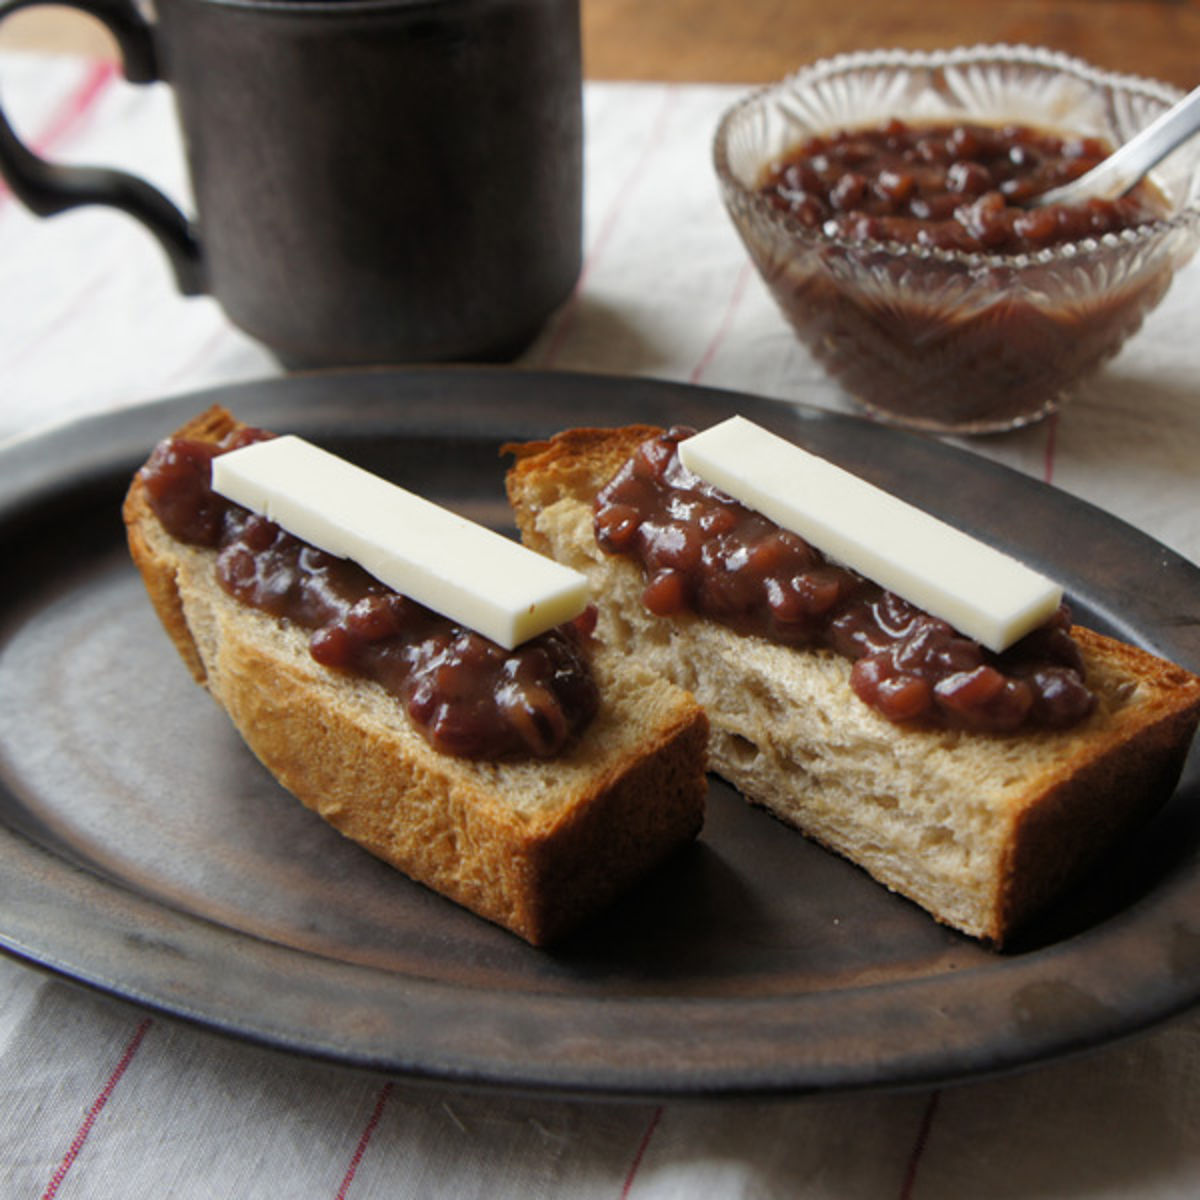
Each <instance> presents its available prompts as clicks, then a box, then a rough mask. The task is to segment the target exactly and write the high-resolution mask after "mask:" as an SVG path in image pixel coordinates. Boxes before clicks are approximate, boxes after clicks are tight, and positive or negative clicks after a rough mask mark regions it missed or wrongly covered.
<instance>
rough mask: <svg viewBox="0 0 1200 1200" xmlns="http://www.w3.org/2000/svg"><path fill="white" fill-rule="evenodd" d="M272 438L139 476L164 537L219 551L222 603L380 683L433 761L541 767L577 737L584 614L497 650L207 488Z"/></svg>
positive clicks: (591, 695)
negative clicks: (216, 470) (537, 761)
mask: <svg viewBox="0 0 1200 1200" xmlns="http://www.w3.org/2000/svg"><path fill="white" fill-rule="evenodd" d="M270 436H272V435H271V434H269V433H265V432H264V431H262V430H257V429H246V430H241V431H239V432H238V433H235V434H233V435H231V436H230V437H229V438H228V439H226V440H225V441H224V442H222V443H220V444H219V445H214V444H213V443H211V442H204V441H199V440H194V439H187V438H172V439H168V440H167V441H165V442H163V443H161V444H160V445H159V446H157V447H156V448H155V450H154V453H153V454H152V455H151V457H150V460H149V462H148V463H147V464H146V466H145V467H143V468H142V480H143V482H144V484H145V487H146V491H147V494H148V497H149V502H150V506H151V508H152V509H153V511H154V513H155V515H156V516H157V517H158V519H159V521H160V522H161V523H162V525H163V527H164V528H165V529H166V531H167V532H168V533H169V534H170V535H171V536H172V537H174V538H175V539H176V540H177V541H181V542H186V543H188V544H190V545H194V546H202V547H207V548H210V549H213V550H215V551H216V554H217V557H216V573H217V580H218V582H219V583H220V585H221V587H222V588H224V590H225V591H226V592H228V593H229V594H230V595H231V596H233V597H234V598H235V599H237V600H239V601H241V602H242V603H244V604H246V605H248V606H250V607H252V608H255V609H259V610H260V611H263V612H266V613H269V614H271V615H272V616H275V617H279V618H282V619H285V620H287V621H290V622H292V623H293V624H295V625H297V626H300V627H301V628H303V629H306V630H308V631H310V632H311V638H310V643H309V645H310V650H311V653H312V656H313V658H314V659H316V661H317V662H319V663H321V664H322V665H323V666H326V667H331V668H334V669H336V670H341V671H347V672H350V673H352V674H355V675H360V676H363V677H366V678H369V679H373V680H375V681H376V682H378V683H379V684H381V685H382V686H383V687H384V688H385V689H386V690H387V691H388V692H389V693H390V694H391V695H393V696H395V697H396V698H397V700H398V701H400V702H401V703H402V704H403V706H404V709H405V711H406V712H407V714H408V717H409V719H410V720H411V722H412V724H413V726H414V727H415V728H416V730H417V731H418V732H419V733H420V734H421V735H422V736H423V737H424V738H425V740H426V741H427V742H429V744H430V745H431V746H432V747H433V748H434V749H435V750H437V751H439V752H441V753H443V754H450V755H454V756H456V757H460V758H470V759H482V760H488V761H492V760H500V759H509V758H525V757H538V758H547V757H551V756H554V755H556V754H558V753H559V752H560V751H562V750H563V749H564V748H565V747H566V746H567V745H568V744H569V743H570V742H572V741H573V740H574V739H575V738H577V736H578V735H579V734H580V733H581V732H582V731H583V729H585V728H586V727H587V725H588V724H589V723H590V721H591V720H592V718H593V716H594V715H595V713H596V710H597V707H598V704H599V694H598V690H597V687H596V684H595V681H594V679H593V676H592V672H591V668H590V664H589V660H588V654H587V648H586V642H587V636H588V634H589V633H590V627H591V626H593V625H594V622H595V613H594V610H589V611H588V612H586V613H585V614H584V615H583V616H581V617H580V618H578V619H577V620H576V621H574V622H569V623H567V624H565V625H561V626H559V627H558V628H556V629H552V630H550V631H548V632H546V633H543V634H541V635H539V636H538V637H535V638H532V639H530V640H529V641H527V642H524V643H523V644H522V645H520V646H518V647H517V648H516V649H515V650H511V651H510V650H505V649H504V648H503V647H501V646H498V645H497V644H496V643H495V642H493V641H491V640H490V639H488V638H485V637H482V636H481V635H480V634H478V633H475V632H473V631H471V630H468V629H464V628H462V627H461V626H459V625H457V624H455V623H454V622H452V621H450V620H448V619H447V618H445V617H442V616H440V615H439V614H437V613H435V612H433V611H431V610H430V609H428V608H425V607H424V606H423V605H420V604H418V603H416V602H415V601H413V600H411V599H409V598H407V597H405V596H402V595H400V594H398V593H397V592H395V591H393V590H391V589H390V588H388V587H386V586H384V585H383V584H382V583H380V582H379V581H378V580H376V579H375V578H373V577H372V576H371V575H369V574H368V573H367V572H365V571H364V570H362V569H361V568H360V567H358V566H356V565H355V564H354V563H351V562H349V561H347V560H345V559H341V558H338V557H336V556H334V555H331V554H327V553H325V552H324V551H322V550H318V549H316V548H315V547H313V546H310V545H308V544H307V543H305V542H303V541H300V540H299V539H298V538H295V537H293V536H292V535H291V534H289V533H287V532H286V531H285V530H283V529H282V528H280V526H278V525H276V524H274V523H273V522H271V521H268V520H267V519H266V518H264V517H261V516H258V515H256V514H254V513H252V512H250V511H249V510H247V509H245V508H243V507H242V506H241V505H238V504H234V503H232V502H231V501H229V500H227V499H225V498H224V497H223V496H221V495H219V494H218V493H216V492H214V491H213V490H212V486H211V474H212V460H213V458H214V457H215V456H216V455H217V454H222V453H225V452H226V451H229V450H233V449H236V448H237V447H239V446H243V445H247V444H249V443H250V442H254V441H261V440H263V439H265V438H268V437H270Z"/></svg>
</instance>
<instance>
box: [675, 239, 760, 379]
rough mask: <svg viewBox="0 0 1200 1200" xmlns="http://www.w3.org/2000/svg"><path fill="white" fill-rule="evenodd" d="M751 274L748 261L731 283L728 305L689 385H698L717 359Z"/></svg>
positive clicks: (751, 270) (751, 268)
mask: <svg viewBox="0 0 1200 1200" xmlns="http://www.w3.org/2000/svg"><path fill="white" fill-rule="evenodd" d="M753 273H754V271H753V267H752V266H751V264H750V263H749V262H748V261H747V262H744V263H743V264H742V269H741V270H740V271H739V272H738V276H737V278H736V279H735V280H734V282H733V291H732V292H731V293H730V295H729V303H728V304H727V305H726V306H725V312H724V315H723V316H722V317H721V324H720V325H719V326H718V327H717V331H716V333H714V334H713V336H712V340H711V341H710V342H709V343H708V345H707V346H706V347H705V349H704V353H703V354H702V355H701V356H700V361H699V362H698V363H697V364H696V367H695V370H693V371H692V374H691V376H690V378H689V379H688V382H689V383H699V382H700V380H701V379H702V378H703V377H704V373H705V372H706V371H707V370H708V368H709V367H710V366H712V361H713V359H714V358H716V357H717V351H718V350H720V348H721V343H722V342H724V341H725V338H726V336H727V335H728V333H729V330H730V328H731V327H732V325H733V317H734V314H735V313H736V312H737V310H738V305H740V304H741V302H742V297H743V296H744V295H745V294H746V285H747V284H748V283H749V282H750V276H751V275H752V274H753Z"/></svg>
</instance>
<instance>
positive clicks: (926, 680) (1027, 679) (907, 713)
mask: <svg viewBox="0 0 1200 1200" xmlns="http://www.w3.org/2000/svg"><path fill="white" fill-rule="evenodd" d="M693 433H694V430H691V429H684V428H675V429H671V430H669V431H667V432H665V433H663V434H661V435H659V436H656V437H653V438H650V439H649V440H647V441H645V442H643V443H642V445H641V446H640V447H639V448H638V450H637V451H636V453H635V454H634V455H633V456H632V457H631V458H630V459H629V460H628V461H627V462H626V463H625V464H624V465H623V466H622V467H621V469H620V470H619V471H618V472H617V474H616V475H615V476H614V477H613V479H612V480H611V481H610V482H609V483H608V484H606V485H605V487H604V488H603V489H602V490H601V491H600V493H599V495H598V496H597V497H596V502H595V532H596V541H597V542H598V543H599V545H600V546H601V548H602V549H604V550H605V551H607V552H609V553H611V554H621V555H625V556H628V557H630V558H632V559H634V560H635V561H636V562H638V563H639V564H640V565H641V567H642V570H643V572H644V573H645V577H646V586H645V590H644V592H643V596H642V598H643V602H644V603H645V605H646V607H647V608H648V609H649V610H650V611H651V612H652V613H654V614H656V615H658V616H671V615H675V614H678V613H685V612H687V613H694V614H697V615H699V616H703V617H707V618H709V619H711V620H714V621H718V622H720V623H721V624H723V625H726V626H728V627H729V628H731V629H734V630H736V631H737V632H739V633H742V634H750V635H754V636H757V637H762V638H767V639H769V640H770V641H773V642H778V643H781V644H783V645H786V646H797V647H806V648H825V649H829V650H833V651H835V652H836V653H838V654H841V655H843V656H845V657H846V658H849V659H851V660H853V663H854V665H853V668H852V670H851V676H850V681H851V686H852V687H853V689H854V691H855V692H856V693H857V695H858V696H859V697H860V698H861V699H862V700H863V701H865V702H866V703H867V704H869V705H870V706H871V707H873V708H875V709H877V710H878V711H879V712H880V713H882V714H883V715H884V716H885V717H887V718H889V719H890V720H892V721H897V722H912V723H916V724H929V725H937V726H942V727H950V728H965V729H971V730H982V731H989V732H1009V731H1013V730H1017V729H1024V728H1050V729H1061V728H1065V727H1067V726H1070V725H1073V724H1074V723H1076V722H1077V721H1079V720H1081V719H1082V718H1083V717H1085V716H1086V715H1087V714H1088V713H1089V712H1090V711H1091V710H1092V708H1093V706H1094V703H1095V698H1094V696H1093V695H1092V693H1091V692H1090V691H1089V689H1088V688H1087V686H1086V684H1085V683H1084V668H1083V661H1082V658H1081V655H1080V652H1079V647H1078V646H1077V644H1076V643H1075V641H1074V639H1073V638H1072V637H1071V634H1070V632H1069V630H1070V624H1071V622H1070V614H1069V612H1068V610H1067V608H1066V607H1065V606H1063V607H1061V608H1060V609H1059V611H1058V612H1057V613H1056V614H1055V615H1054V616H1053V617H1052V618H1051V619H1050V620H1049V621H1048V622H1047V623H1046V624H1045V625H1043V626H1042V627H1040V628H1039V629H1036V630H1034V631H1033V632H1031V633H1030V634H1028V635H1027V636H1026V637H1024V638H1022V639H1021V640H1020V641H1019V642H1017V643H1016V644H1015V645H1014V646H1011V647H1010V648H1009V649H1007V650H1005V651H1004V652H1003V653H1002V654H995V653H993V652H991V651H989V650H987V649H986V648H985V647H983V646H981V645H980V644H979V643H978V642H975V641H973V640H971V639H970V638H967V637H964V636H963V635H962V634H961V633H959V632H957V631H956V630H955V629H954V628H952V627H951V626H950V625H949V624H947V623H946V622H945V621H942V620H940V619H939V618H937V617H933V616H930V615H929V614H928V613H926V612H923V611H921V610H920V609H918V608H916V607H914V606H913V605H911V604H909V603H908V602H907V601H905V600H902V599H901V598H900V597H899V596H897V595H895V594H893V593H891V592H888V591H886V590H884V589H883V588H881V587H879V586H878V585H876V584H874V583H871V582H870V581H868V580H866V579H864V578H863V577H862V576H861V575H859V574H857V573H856V572H854V571H852V570H849V569H847V568H846V567H843V566H840V565H838V564H836V563H834V562H831V561H830V560H828V559H827V558H825V556H824V555H822V554H821V553H820V552H819V551H818V550H816V549H815V548H814V547H813V546H810V545H809V544H808V543H807V542H806V541H805V540H804V539H803V538H801V537H799V536H798V535H796V534H794V533H792V532H790V531H788V530H785V529H781V528H780V527H779V526H778V525H776V524H774V523H773V522H772V521H770V520H768V519H767V518H766V517H764V516H762V515H761V514H760V513H757V512H754V511H753V510H751V509H749V508H747V507H745V506H744V505H742V504H740V503H738V502H737V501H735V500H733V499H731V498H730V497H729V496H727V495H726V494H725V493H723V492H721V491H720V490H719V489H717V488H715V487H712V486H711V485H709V484H707V483H705V482H703V481H702V480H701V479H700V478H698V477H697V476H696V475H694V474H692V473H691V472H690V471H688V470H687V468H686V467H684V466H683V464H682V463H681V462H680V461H679V455H678V452H677V447H678V444H679V443H680V442H681V441H683V440H684V439H685V438H687V437H690V436H691V435H692V434H693Z"/></svg>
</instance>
